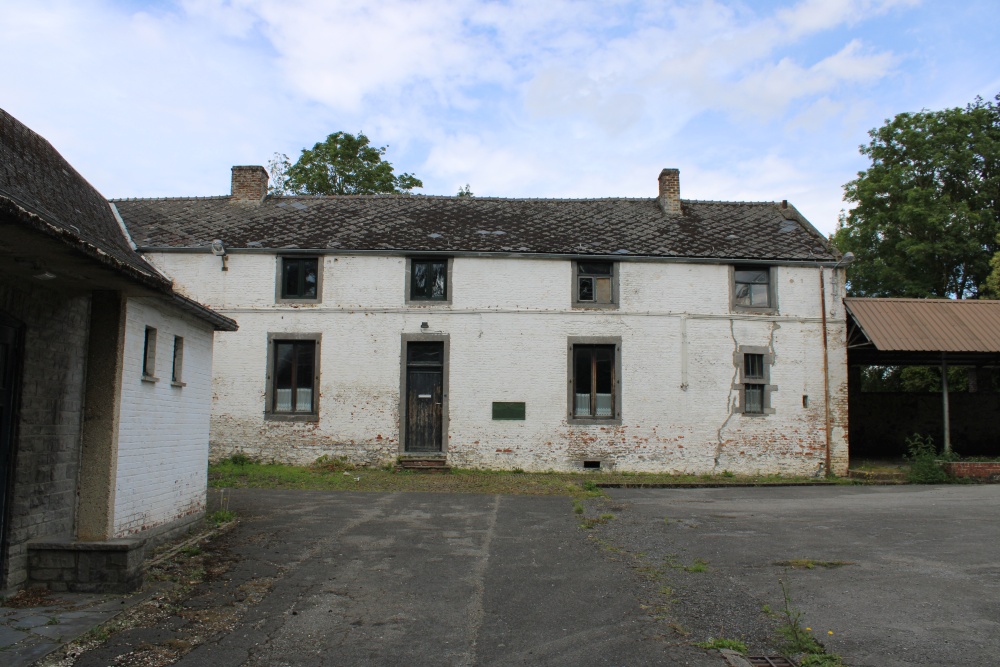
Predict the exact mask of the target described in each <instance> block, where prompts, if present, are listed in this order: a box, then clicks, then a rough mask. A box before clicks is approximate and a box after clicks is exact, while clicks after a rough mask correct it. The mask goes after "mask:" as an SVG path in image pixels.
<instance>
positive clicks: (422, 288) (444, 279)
mask: <svg viewBox="0 0 1000 667" xmlns="http://www.w3.org/2000/svg"><path fill="white" fill-rule="evenodd" d="M406 263H407V269H408V271H407V274H408V276H409V285H408V286H407V301H445V302H447V301H451V293H450V291H449V290H450V287H449V285H448V269H449V267H450V265H451V260H449V259H422V258H413V259H408V260H406Z"/></svg>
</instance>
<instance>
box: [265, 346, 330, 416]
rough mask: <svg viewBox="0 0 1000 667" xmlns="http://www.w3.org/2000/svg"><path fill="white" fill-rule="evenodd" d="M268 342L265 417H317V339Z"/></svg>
mask: <svg viewBox="0 0 1000 667" xmlns="http://www.w3.org/2000/svg"><path fill="white" fill-rule="evenodd" d="M299 336H300V337H296V338H292V339H285V338H279V337H278V335H277V334H274V335H272V336H271V337H270V338H271V340H270V347H271V349H270V351H269V352H270V354H269V356H270V360H269V372H268V392H267V394H268V396H267V400H268V406H267V414H269V415H270V416H272V417H275V418H282V417H285V418H296V417H298V418H303V417H305V418H309V417H315V416H316V415H317V413H318V406H317V399H318V396H317V394H318V392H317V387H318V386H319V336H318V335H315V336H314V337H301V336H302V335H301V334H299Z"/></svg>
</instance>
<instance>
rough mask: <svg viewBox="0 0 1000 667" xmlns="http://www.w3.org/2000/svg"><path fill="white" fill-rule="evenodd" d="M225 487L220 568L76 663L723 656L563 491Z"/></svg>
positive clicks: (709, 660)
mask: <svg viewBox="0 0 1000 667" xmlns="http://www.w3.org/2000/svg"><path fill="white" fill-rule="evenodd" d="M226 495H227V496H229V498H230V500H229V502H230V505H229V506H230V509H232V510H234V511H235V512H236V513H237V515H238V517H239V521H240V525H239V526H237V527H236V529H235V530H232V531H230V532H229V533H227V534H226V535H225V536H224V537H222V538H220V539H219V543H218V544H216V545H214V546H212V547H211V548H212V549H213V550H216V549H219V550H221V551H222V552H224V553H225V556H224V558H223V559H224V560H228V563H227V565H226V568H225V571H224V572H223V573H221V574H219V575H218V576H213V577H209V578H208V579H207V580H206V582H204V583H202V584H199V585H198V586H197V587H196V588H195V590H194V593H193V595H192V597H190V598H189V599H188V600H187V601H186V602H184V603H183V605H182V606H181V607H180V608H178V609H177V610H176V613H174V614H172V615H170V616H168V617H166V618H164V619H161V620H159V621H157V622H156V623H154V624H153V625H152V626H150V627H138V628H133V629H130V630H126V631H123V632H121V633H117V634H115V635H113V636H112V638H111V639H110V640H109V641H108V642H107V643H106V644H105V645H104V646H102V647H99V648H96V649H94V650H91V651H88V652H86V653H84V654H83V655H81V656H80V657H79V658H78V659H77V661H76V663H75V664H76V665H81V666H86V665H94V666H98V665H109V664H119V665H138V664H157V662H156V658H157V656H158V655H159V656H162V655H164V653H163V651H167V652H169V650H170V649H180V650H181V652H182V655H181V657H180V659H179V660H178V661H177V663H176V664H179V665H206V666H208V665H211V666H212V667H224V666H228V665H233V666H236V665H248V666H257V665H268V666H278V665H296V666H300V665H580V664H587V665H691V666H695V667H721V666H723V665H726V664H727V663H726V662H725V660H724V659H723V658H722V657H721V656H720V655H719V654H718V653H716V652H714V651H706V650H703V649H698V648H695V647H692V646H689V645H687V643H686V642H684V641H680V642H678V638H677V637H675V636H673V635H672V634H671V632H670V631H669V630H668V629H667V628H666V627H665V623H664V622H663V620H662V619H660V618H657V617H656V614H655V613H654V609H653V607H652V606H650V605H645V604H643V603H642V602H641V600H642V598H643V597H644V595H645V594H646V593H645V590H644V585H643V582H641V581H640V580H639V579H638V578H637V577H635V576H634V574H633V573H632V572H631V571H630V568H629V567H628V566H627V565H626V564H624V563H621V562H616V561H614V560H610V559H607V558H604V557H603V555H602V553H601V552H600V550H599V549H596V548H595V547H594V545H593V544H592V543H591V542H590V541H589V540H588V533H589V531H585V530H581V529H580V527H579V525H578V524H579V519H578V517H577V516H576V515H574V514H573V512H572V501H571V500H570V499H569V498H566V497H529V496H489V495H458V494H419V493H387V494H376V493H329V492H312V491H273V490H259V489H249V490H234V491H231V492H230V491H228V490H227V492H226ZM199 626H203V628H204V630H203V631H202V632H201V636H199ZM191 646H193V648H191V649H190V650H189V651H188V652H186V653H184V652H183V651H186V650H187V649H188V648H189V647H191ZM158 648H160V649H163V651H159V652H158V650H157V649H158Z"/></svg>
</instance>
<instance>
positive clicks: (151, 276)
mask: <svg viewBox="0 0 1000 667" xmlns="http://www.w3.org/2000/svg"><path fill="white" fill-rule="evenodd" d="M0 198H3V199H6V200H8V202H9V203H10V204H13V205H14V207H15V208H16V209H20V211H19V213H20V214H19V215H18V214H15V217H16V218H17V219H19V220H21V221H22V222H24V223H25V224H27V225H29V226H32V227H35V228H36V229H38V230H39V231H41V232H43V233H46V234H48V235H50V236H55V237H57V238H59V239H61V240H62V241H64V242H66V243H67V244H69V245H71V246H74V247H76V248H77V249H79V250H81V251H83V252H84V253H86V254H88V255H90V256H92V257H93V258H95V259H97V260H99V261H101V262H102V263H104V264H108V265H110V266H112V267H114V268H116V269H119V270H121V271H124V272H125V273H127V274H129V275H131V276H132V277H133V278H134V279H139V280H140V281H141V282H144V283H146V284H149V285H153V286H158V287H165V286H169V285H170V281H169V280H167V279H166V278H164V277H163V276H162V275H160V274H159V273H158V272H157V271H156V270H155V269H154V268H153V267H152V266H150V265H149V264H148V263H147V262H146V260H145V259H143V258H142V256H141V255H139V253H137V252H136V251H135V250H133V249H132V247H131V246H130V245H129V243H128V240H127V239H126V238H125V235H124V233H123V232H122V229H121V226H120V225H119V224H118V221H117V220H116V219H115V217H114V214H113V213H112V212H111V207H109V206H108V202H107V200H106V199H105V198H104V197H103V196H102V195H101V193H100V192H98V191H97V190H96V189H94V187H93V186H92V185H90V183H88V182H87V180H86V179H85V178H84V177H83V176H81V175H80V174H79V173H78V172H77V171H76V170H75V169H74V168H73V167H72V166H71V165H70V164H69V162H67V161H66V160H65V158H63V156H62V155H60V154H59V152H58V151H57V150H56V149H55V148H54V147H53V146H52V144H50V143H49V142H48V141H46V140H45V138H43V137H42V136H40V135H38V134H36V133H35V132H33V131H32V130H31V129H29V128H28V127H27V126H26V125H24V124H23V123H21V122H20V121H19V120H17V119H16V118H14V117H13V116H11V115H10V114H8V113H7V112H6V111H4V110H3V109H0ZM6 208H8V209H10V208H11V207H10V206H9V204H8V206H7V207H6ZM11 212H12V213H15V210H14V209H11ZM24 213H28V215H25V214H24ZM31 214H33V215H31ZM34 216H37V217H34Z"/></svg>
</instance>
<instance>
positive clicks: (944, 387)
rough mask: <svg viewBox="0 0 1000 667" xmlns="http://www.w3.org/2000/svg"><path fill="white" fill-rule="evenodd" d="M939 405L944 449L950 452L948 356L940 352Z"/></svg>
mask: <svg viewBox="0 0 1000 667" xmlns="http://www.w3.org/2000/svg"><path fill="white" fill-rule="evenodd" d="M941 406H942V407H943V408H944V451H945V452H946V453H948V452H951V417H950V415H949V414H948V357H947V356H945V354H944V353H943V352H942V353H941Z"/></svg>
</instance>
